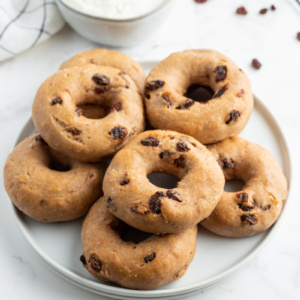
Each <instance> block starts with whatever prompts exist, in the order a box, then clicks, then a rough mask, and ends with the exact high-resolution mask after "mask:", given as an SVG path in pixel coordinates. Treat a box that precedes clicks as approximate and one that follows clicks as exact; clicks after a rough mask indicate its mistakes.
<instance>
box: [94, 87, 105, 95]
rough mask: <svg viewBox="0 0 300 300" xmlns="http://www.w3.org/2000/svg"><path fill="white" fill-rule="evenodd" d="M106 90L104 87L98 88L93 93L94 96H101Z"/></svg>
mask: <svg viewBox="0 0 300 300" xmlns="http://www.w3.org/2000/svg"><path fill="white" fill-rule="evenodd" d="M106 90H107V87H106V86H100V87H96V88H95V93H96V94H103V93H104V92H105V91H106Z"/></svg>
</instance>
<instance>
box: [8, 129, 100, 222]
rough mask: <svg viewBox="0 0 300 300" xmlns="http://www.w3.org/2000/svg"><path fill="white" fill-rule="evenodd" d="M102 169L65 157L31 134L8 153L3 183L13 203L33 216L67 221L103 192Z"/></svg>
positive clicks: (39, 137)
mask: <svg viewBox="0 0 300 300" xmlns="http://www.w3.org/2000/svg"><path fill="white" fill-rule="evenodd" d="M104 172H105V165H104V164H101V165H100V164H97V165H92V164H87V163H82V162H79V161H77V160H74V159H71V158H69V157H66V156H64V155H62V154H61V153H58V152H57V151H54V150H53V149H51V148H50V147H49V146H48V145H47V143H46V142H45V141H44V140H43V139H42V137H41V136H40V135H39V134H34V135H31V136H29V137H27V138H26V139H25V140H23V141H22V142H21V143H19V144H18V145H17V146H16V147H15V149H14V150H13V151H12V152H11V153H10V155H9V156H8V158H7V161H6V163H5V167H4V186H5V189H6V191H7V194H8V195H9V197H10V199H11V201H12V202H13V203H14V205H15V206H16V207H17V208H18V209H19V210H21V211H22V212H23V213H24V214H26V215H27V216H29V217H31V218H32V219H35V220H37V221H42V222H57V221H70V220H74V219H77V218H79V217H82V216H84V215H85V214H86V213H87V212H88V209H89V208H90V206H91V205H92V204H93V203H94V202H95V201H96V200H97V199H99V197H100V196H101V195H102V188H101V186H102V180H103V176H104Z"/></svg>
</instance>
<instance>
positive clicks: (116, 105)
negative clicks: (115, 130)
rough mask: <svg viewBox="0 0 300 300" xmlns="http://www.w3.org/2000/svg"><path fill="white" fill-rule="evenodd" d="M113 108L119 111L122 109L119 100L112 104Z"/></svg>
mask: <svg viewBox="0 0 300 300" xmlns="http://www.w3.org/2000/svg"><path fill="white" fill-rule="evenodd" d="M113 108H114V109H115V110H116V111H120V110H121V109H122V103H121V102H118V103H115V104H114V105H113Z"/></svg>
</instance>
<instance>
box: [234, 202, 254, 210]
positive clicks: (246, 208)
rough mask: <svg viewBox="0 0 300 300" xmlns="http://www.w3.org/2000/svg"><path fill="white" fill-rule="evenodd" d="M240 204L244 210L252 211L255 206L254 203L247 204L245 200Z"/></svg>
mask: <svg viewBox="0 0 300 300" xmlns="http://www.w3.org/2000/svg"><path fill="white" fill-rule="evenodd" d="M238 206H239V208H240V209H241V210H243V211H250V210H252V209H253V208H254V207H255V205H254V203H253V204H252V205H251V206H249V205H245V204H244V203H243V202H242V203H238Z"/></svg>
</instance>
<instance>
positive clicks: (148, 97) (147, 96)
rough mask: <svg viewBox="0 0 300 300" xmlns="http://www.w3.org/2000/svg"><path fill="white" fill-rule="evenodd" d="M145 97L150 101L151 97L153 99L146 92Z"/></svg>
mask: <svg viewBox="0 0 300 300" xmlns="http://www.w3.org/2000/svg"><path fill="white" fill-rule="evenodd" d="M144 96H145V98H146V99H148V100H149V99H150V97H151V96H150V94H149V92H144Z"/></svg>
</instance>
